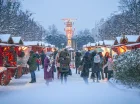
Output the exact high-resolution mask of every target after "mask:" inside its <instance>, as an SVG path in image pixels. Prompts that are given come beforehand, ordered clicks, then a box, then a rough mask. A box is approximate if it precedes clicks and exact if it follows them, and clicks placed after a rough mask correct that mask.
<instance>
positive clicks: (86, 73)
mask: <svg viewBox="0 0 140 104" xmlns="http://www.w3.org/2000/svg"><path fill="white" fill-rule="evenodd" d="M81 65H83V70H82V72H81V77H82V78H83V80H84V82H85V83H86V84H88V77H89V67H90V58H89V53H87V52H86V53H85V55H84V57H83V59H82V61H81Z"/></svg>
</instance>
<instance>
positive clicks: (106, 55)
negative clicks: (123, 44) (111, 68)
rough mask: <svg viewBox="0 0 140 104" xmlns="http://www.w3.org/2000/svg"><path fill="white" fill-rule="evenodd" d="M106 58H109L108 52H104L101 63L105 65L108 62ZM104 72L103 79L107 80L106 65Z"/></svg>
mask: <svg viewBox="0 0 140 104" xmlns="http://www.w3.org/2000/svg"><path fill="white" fill-rule="evenodd" d="M108 58H109V52H106V53H105V56H104V62H103V65H106V64H107V62H108ZM104 73H105V80H107V78H108V77H107V76H108V66H106V67H105V68H104Z"/></svg>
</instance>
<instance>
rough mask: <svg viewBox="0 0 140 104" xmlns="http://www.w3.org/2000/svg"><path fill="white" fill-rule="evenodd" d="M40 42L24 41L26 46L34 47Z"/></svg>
mask: <svg viewBox="0 0 140 104" xmlns="http://www.w3.org/2000/svg"><path fill="white" fill-rule="evenodd" d="M37 44H38V41H24V45H25V46H30V45H31V46H32V45H37Z"/></svg>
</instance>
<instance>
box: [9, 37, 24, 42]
mask: <svg viewBox="0 0 140 104" xmlns="http://www.w3.org/2000/svg"><path fill="white" fill-rule="evenodd" d="M12 39H13V41H14V43H15V44H19V43H20V41H22V39H21V37H12ZM22 42H23V41H22Z"/></svg>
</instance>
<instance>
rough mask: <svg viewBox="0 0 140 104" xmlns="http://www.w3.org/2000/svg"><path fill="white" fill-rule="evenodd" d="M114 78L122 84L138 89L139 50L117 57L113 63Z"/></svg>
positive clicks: (139, 78)
mask: <svg viewBox="0 0 140 104" xmlns="http://www.w3.org/2000/svg"><path fill="white" fill-rule="evenodd" d="M114 69H115V78H116V79H118V80H120V81H121V82H122V83H123V84H126V85H130V86H139V87H140V49H137V50H132V51H129V52H126V53H124V54H122V55H120V56H118V57H117V58H116V59H115V61H114Z"/></svg>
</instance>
